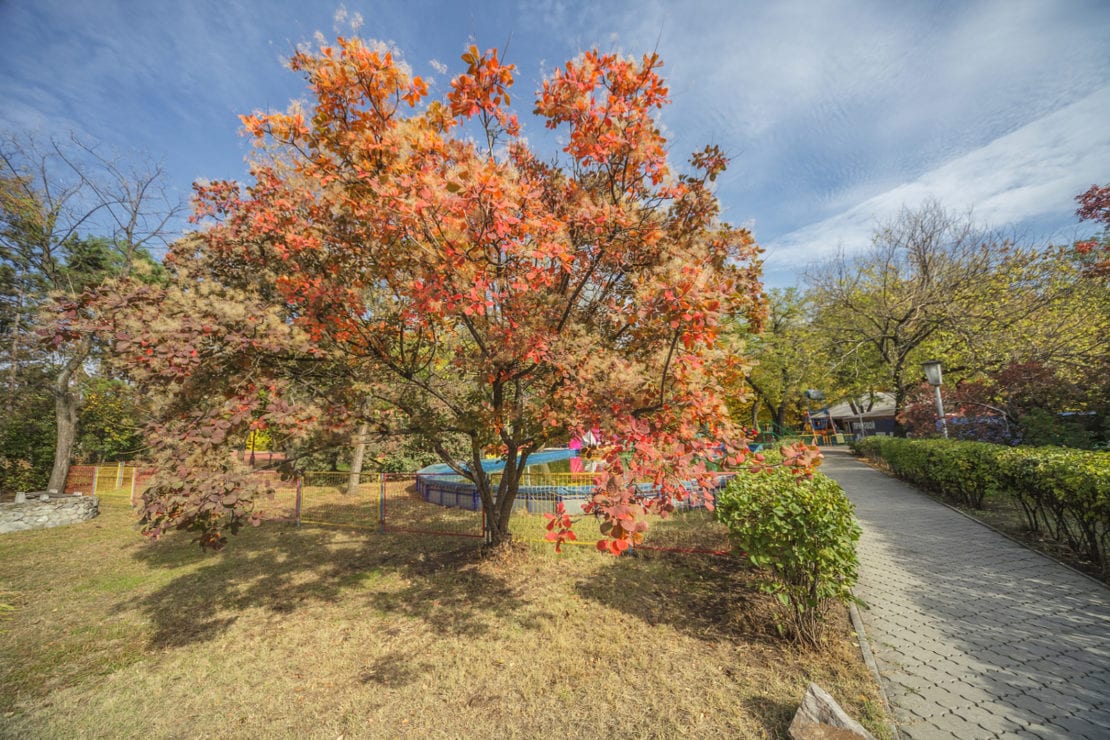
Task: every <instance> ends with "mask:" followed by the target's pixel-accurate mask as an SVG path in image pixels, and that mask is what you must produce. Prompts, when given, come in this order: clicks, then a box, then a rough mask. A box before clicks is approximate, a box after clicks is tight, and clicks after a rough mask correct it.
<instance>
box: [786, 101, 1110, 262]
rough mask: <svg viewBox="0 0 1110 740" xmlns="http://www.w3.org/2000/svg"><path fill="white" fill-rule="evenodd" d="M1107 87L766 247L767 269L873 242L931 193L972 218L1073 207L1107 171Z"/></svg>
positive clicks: (993, 220) (1013, 219) (1025, 215)
mask: <svg viewBox="0 0 1110 740" xmlns="http://www.w3.org/2000/svg"><path fill="white" fill-rule="evenodd" d="M1108 115H1110V86H1107V87H1103V88H1101V89H1099V90H1098V91H1096V92H1094V93H1092V94H1091V95H1089V96H1087V97H1086V98H1083V99H1082V100H1080V101H1078V102H1076V103H1072V104H1071V105H1068V106H1066V107H1064V108H1062V109H1060V110H1058V111H1056V112H1054V113H1050V114H1048V115H1046V116H1044V117H1042V118H1040V119H1038V120H1036V121H1034V122H1032V123H1030V124H1028V125H1026V126H1023V127H1021V128H1019V129H1018V130H1016V131H1014V132H1012V133H1009V134H1006V135H1005V136H1001V137H999V138H997V139H995V140H994V141H992V142H990V143H989V144H987V145H985V146H982V147H980V148H978V149H975V150H973V151H971V152H968V153H967V154H963V155H961V156H958V157H956V158H954V159H952V160H951V161H949V162H946V163H944V164H942V165H940V166H939V167H936V168H935V169H932V170H930V171H929V172H926V173H925V174H923V175H922V176H920V177H918V178H916V179H914V180H912V181H910V182H906V183H903V184H900V185H898V186H897V187H893V188H890V189H889V190H886V191H885V192H883V193H880V194H879V195H875V196H873V197H871V198H868V199H866V200H864V201H863V202H861V203H858V204H856V205H854V206H852V207H850V208H848V209H847V210H845V211H843V212H841V213H838V214H837V215H835V216H832V217H831V218H827V219H824V220H822V221H819V222H817V223H813V224H810V225H808V226H805V227H803V228H801V229H797V230H795V231H792V232H790V233H788V234H786V235H784V236H782V237H780V238H778V239H776V240H774V241H773V242H771V243H770V244H768V245H767V248H768V253H769V254H768V260H767V264H768V270H769V271H770V270H778V269H782V268H783V267H784V266H785V265H788V264H795V265H805V264H807V263H809V262H811V261H813V260H815V259H820V258H822V257H827V256H829V255H830V254H832V253H833V252H835V250H836V249H837V248H839V247H841V246H843V247H844V248H846V249H848V250H852V249H857V248H860V247H865V246H867V245H868V244H870V239H871V232H872V231H873V230H874V227H875V225H876V223H878V222H881V221H884V220H887V219H889V218H890V217H891V216H893V215H895V214H897V213H898V211H899V210H900V209H901V208H902V207H903V206H909V207H914V206H916V205H919V204H921V203H922V202H923V201H924V200H926V199H928V198H936V199H937V200H939V201H940V202H941V203H942V204H943V205H945V206H946V207H949V208H953V209H956V210H963V209H965V208H971V209H972V210H973V211H974V214H975V217H976V220H977V221H980V222H983V223H985V224H992V225H996V226H1005V225H1018V224H1021V223H1022V222H1027V221H1030V220H1034V219H1036V218H1038V217H1040V216H1045V215H1049V214H1054V213H1066V212H1069V211H1072V210H1074V209H1075V204H1074V201H1073V198H1074V197H1075V196H1076V195H1077V194H1078V193H1080V192H1082V191H1083V190H1084V189H1086V188H1087V187H1088V186H1089V185H1090V184H1091V183H1092V182H1103V181H1105V179H1106V176H1107V173H1110V129H1108V128H1107V126H1106V121H1107V118H1108Z"/></svg>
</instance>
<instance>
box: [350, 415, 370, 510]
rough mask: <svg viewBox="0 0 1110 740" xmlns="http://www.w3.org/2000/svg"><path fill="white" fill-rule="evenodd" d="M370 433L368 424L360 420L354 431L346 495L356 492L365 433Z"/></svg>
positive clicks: (363, 454)
mask: <svg viewBox="0 0 1110 740" xmlns="http://www.w3.org/2000/svg"><path fill="white" fill-rule="evenodd" d="M369 433H370V425H369V424H367V423H366V422H362V423H361V424H359V426H358V432H356V433H355V449H354V452H353V453H352V454H351V475H350V476H349V477H348V478H347V495H348V496H354V495H355V494H357V493H358V483H359V480H360V479H361V477H362V459H363V458H364V457H365V456H366V435H367V434H369Z"/></svg>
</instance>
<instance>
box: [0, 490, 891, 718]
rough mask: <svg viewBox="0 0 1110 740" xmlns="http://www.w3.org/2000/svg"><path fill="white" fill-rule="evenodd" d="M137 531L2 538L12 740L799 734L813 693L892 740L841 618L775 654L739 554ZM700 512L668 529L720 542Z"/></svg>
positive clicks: (289, 532) (529, 529) (4, 664)
mask: <svg viewBox="0 0 1110 740" xmlns="http://www.w3.org/2000/svg"><path fill="white" fill-rule="evenodd" d="M334 505H336V506H338V505H339V504H334ZM435 508H438V507H435ZM399 511H400V510H398V513H399ZM456 514H457V512H456ZM414 516H416V515H415V514H414ZM439 516H442V512H435V511H427V512H425V513H424V514H422V515H420V516H417V518H416V520H417V521H423V522H429V521H435V520H436V518H437V517H439ZM471 516H473V514H471ZM133 517H134V514H133V512H132V511H131V510H130V508H129V507H128V506H127V504H126V502H125V501H114V500H107V501H105V502H104V503H103V505H102V514H101V516H100V517H98V518H96V519H94V520H91V521H89V522H85V523H82V524H79V525H75V526H71V527H63V528H56V529H49V530H40V531H35V532H19V533H14V534H10V535H4V536H2V537H0V604H9V605H10V606H11V607H12V610H11V611H10V612H8V613H7V616H6V617H5V615H4V614H3V613H2V612H0V717H3V719H0V735H5V736H18V737H84V736H111V737H118V736H139V735H141V736H145V737H182V736H219V737H252V738H253V737H260V736H261V737H287V736H297V737H301V736H303V737H327V738H336V737H339V736H341V735H342V736H344V737H346V738H354V737H381V736H389V737H394V736H401V737H460V736H479V737H481V736H490V735H492V734H496V735H498V736H508V737H513V736H528V737H534V736H574V737H581V736H586V737H590V736H599V735H605V734H620V735H624V736H635V737H646V736H653V737H654V736H676V735H691V736H696V737H778V736H782V735H783V733H784V732H785V728H786V726H787V724H788V723H789V721H790V717H791V715H792V713H793V711H794V709H795V708H796V704H797V702H798V701H799V700H800V698H801V696H802V693H803V692H804V690H805V686H806V684H807V683H808V682H809V681H811V680H812V681H817V682H818V683H820V684H821V685H823V686H825V687H826V688H827V689H828V690H830V691H831V693H832V694H833V695H834V696H835V697H836V698H837V699H838V700H839V701H841V702H842V703H843V704H844V706H845V707H846V708H847V710H848V711H849V712H850V713H852V714H853V715H854V716H857V717H860V718H861V720H862V721H864V723H865V724H867V725H868V726H869V727H870V728H871V729H872V731H873V732H876V733H878V734H881V733H882V732H883V729H882V728H883V726H882V721H883V718H882V715H881V711H880V710H879V709H878V707H879V701H878V694H877V691H876V689H875V687H874V685H873V684H872V682H871V680H870V677H869V675H868V673H867V671H866V669H865V668H864V667H863V665H862V663H861V661H860V659H859V655H858V648H857V647H855V646H854V644H853V643H852V640H851V634H850V630H849V628H848V626H847V620H846V619H845V618H844V616H843V615H840V614H838V615H837V617H836V620H835V621H834V623H833V625H832V626H831V629H830V632H829V636H828V640H827V642H826V644H825V645H824V646H823V647H822V649H821V650H819V651H804V650H800V649H797V648H794V647H792V646H790V645H788V644H784V643H782V642H780V641H778V640H777V639H775V638H774V637H773V628H772V627H770V625H769V623H768V621H767V614H768V605H767V603H766V601H765V599H764V597H763V596H762V595H760V594H758V593H757V592H756V590H755V589H754V588H753V586H752V584H751V573H750V571H748V569H747V568H746V566H745V564H744V563H743V562H742V561H738V560H734V559H731V558H712V557H704V556H696V555H676V554H671V553H656V552H647V551H642V552H638V553H637V555H636V556H635V557H622V558H613V557H610V556H605V555H601V554H599V553H596V552H595V551H593V550H592V549H591V548H587V547H578V548H567V551H566V553H565V554H563V555H555V554H554V553H553V551H552V548H551V546H550V545H546V544H539V543H529V544H527V545H521V546H518V547H516V548H513V549H511V550H509V551H506V552H504V553H501V554H499V555H497V556H493V557H487V558H482V557H480V556H479V555H478V552H477V546H478V542H477V541H475V540H471V539H457V538H449V537H435V536H423V535H407V534H388V533H387V534H379V533H377V532H375V531H373V529H372V528H365V529H357V528H343V527H336V526H310V525H307V524H306V525H302V526H301V527H294V526H291V525H289V524H284V523H277V522H272V523H268V524H264V525H263V526H262V527H260V528H257V529H255V528H251V529H248V530H246V531H245V532H244V533H243V534H241V535H240V536H239V537H236V538H233V539H232V541H231V544H230V545H229V546H228V548H227V549H226V550H225V551H224V552H221V553H216V554H213V553H203V552H201V551H200V550H199V549H197V547H196V545H194V544H192V543H191V541H190V538H189V537H188V536H187V535H184V534H182V533H175V534H172V535H170V536H167V537H166V538H165V539H163V540H162V541H160V542H157V543H150V542H148V541H146V540H144V539H143V538H142V537H141V536H139V535H138V533H137V532H136V530H135V527H134V520H133ZM699 517H704V514H696V513H695V514H690V515H681V516H676V517H674V518H673V519H671V520H669V521H668V522H666V523H657V524H659V526H658V528H657V529H656V531H655V533H653V535H652V536H654V537H658V538H660V541H661V542H662V541H668V540H667V538H670V540H669V541H676V542H694V541H697V540H698V538H705V537H708V538H709V539H710V540H712V539H713V538H714V537H716V536H717V535H716V534H706V533H707V532H710V528H709V527H707V523H706V522H705V521H704V520H702V519H699ZM460 521H461V520H460ZM542 521H543V517H542V516H538V515H535V516H532V517H521V518H519V521H518V522H515V523H514V526H518V527H520V528H519V529H518V530H517V531H519V532H520V534H521V536H522V537H526V536H528V535H529V534H531V533H535V534H539V533H540V532H542V525H541V524H540V523H541V522H542ZM591 526H594V527H595V526H596V525H594V524H593V523H592V522H591V521H583V522H581V523H580V524H579V525H578V527H580V528H583V529H584V531H583V532H582V534H583V535H584V534H586V531H585V530H587V529H588V528H589V527H591ZM718 534H719V533H718ZM529 539H531V538H530V537H529Z"/></svg>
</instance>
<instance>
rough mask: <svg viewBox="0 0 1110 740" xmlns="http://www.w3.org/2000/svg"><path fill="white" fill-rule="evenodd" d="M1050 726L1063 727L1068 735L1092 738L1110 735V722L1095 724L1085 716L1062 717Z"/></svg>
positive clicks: (1101, 739) (1096, 739)
mask: <svg viewBox="0 0 1110 740" xmlns="http://www.w3.org/2000/svg"><path fill="white" fill-rule="evenodd" d="M1049 726H1050V727H1052V726H1055V727H1059V728H1061V729H1062V730H1063V731H1064V732H1065V733H1067V735H1066V737H1082V738H1090V740H1105V738H1107V737H1110V724H1106V723H1105V722H1101V723H1099V724H1095V723H1092V722H1089V721H1087V720H1086V719H1085V718H1083V717H1076V716H1071V717H1060V718H1058V719H1054V720H1052V722H1051V723H1050V725H1049Z"/></svg>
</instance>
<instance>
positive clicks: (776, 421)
mask: <svg viewBox="0 0 1110 740" xmlns="http://www.w3.org/2000/svg"><path fill="white" fill-rule="evenodd" d="M785 429H786V401H785V400H784V401H783V402H782V403H780V404H779V405H778V406H776V407H775V408H774V409H772V414H771V431H772V432H773V433H774V434H775V435H776V436H778V435H781V434H782V433H783V431H784V430H785Z"/></svg>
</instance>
